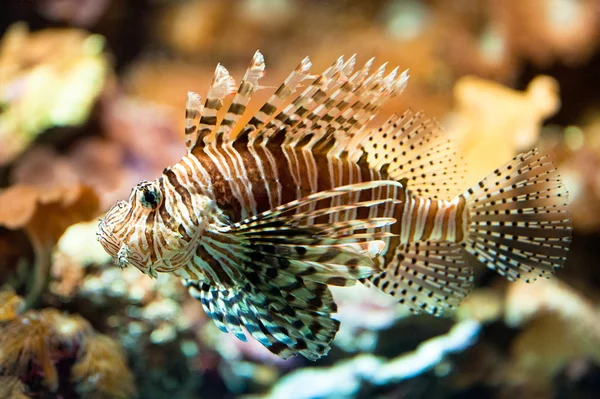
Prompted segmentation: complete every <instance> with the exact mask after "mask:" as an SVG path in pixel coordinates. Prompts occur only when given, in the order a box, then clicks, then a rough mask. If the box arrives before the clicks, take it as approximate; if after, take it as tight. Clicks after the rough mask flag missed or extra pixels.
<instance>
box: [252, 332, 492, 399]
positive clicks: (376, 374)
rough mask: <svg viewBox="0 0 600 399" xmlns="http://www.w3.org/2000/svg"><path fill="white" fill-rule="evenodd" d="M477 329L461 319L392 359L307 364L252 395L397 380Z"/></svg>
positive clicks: (295, 394)
mask: <svg viewBox="0 0 600 399" xmlns="http://www.w3.org/2000/svg"><path fill="white" fill-rule="evenodd" d="M479 329H480V326H479V324H478V323H476V322H473V321H464V322H461V323H459V324H457V325H455V326H454V327H452V329H451V330H450V331H449V332H448V333H447V334H444V335H441V336H437V337H435V338H432V339H430V340H427V341H425V342H423V343H422V344H421V345H419V347H418V348H417V350H415V351H413V352H409V353H406V354H403V355H400V356H398V357H396V358H393V359H384V358H381V357H378V356H374V355H372V354H361V355H358V356H356V357H354V358H352V359H349V360H346V361H342V362H339V363H337V364H335V365H334V366H332V367H323V368H308V367H307V368H304V369H302V370H299V371H296V372H293V373H290V374H288V375H286V376H285V377H283V378H282V379H281V380H280V381H279V382H278V383H277V384H276V385H275V386H274V387H273V389H272V390H271V391H270V392H269V393H267V394H266V395H264V396H253V398H255V399H258V398H263V399H268V398H298V399H300V398H316V397H319V398H334V397H353V394H354V393H355V392H358V391H359V389H360V386H361V383H363V381H364V382H368V383H370V384H372V385H375V386H377V385H385V384H389V383H392V382H395V383H397V382H399V381H402V380H404V379H406V378H410V377H414V376H415V375H418V374H420V373H423V372H424V371H426V370H429V369H431V368H432V367H433V366H435V365H436V364H438V363H439V362H440V361H441V359H442V358H443V356H445V355H446V354H448V353H452V352H455V351H460V350H463V349H464V348H466V347H469V346H470V345H472V343H473V340H474V339H475V337H476V336H477V334H478V333H479Z"/></svg>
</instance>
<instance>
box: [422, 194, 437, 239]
mask: <svg viewBox="0 0 600 399" xmlns="http://www.w3.org/2000/svg"><path fill="white" fill-rule="evenodd" d="M427 201H429V205H430V206H429V210H428V211H427V215H426V219H425V229H424V230H423V235H422V236H421V238H420V239H421V240H427V239H429V236H431V232H432V231H433V228H434V227H435V216H436V214H437V210H438V202H437V201H435V200H427Z"/></svg>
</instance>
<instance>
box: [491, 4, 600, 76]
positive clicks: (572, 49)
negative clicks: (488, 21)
mask: <svg viewBox="0 0 600 399" xmlns="http://www.w3.org/2000/svg"><path fill="white" fill-rule="evenodd" d="M492 3H493V4H494V3H495V4H494V6H495V8H496V9H497V10H498V11H499V12H498V13H497V14H498V15H499V16H500V17H501V18H499V19H500V22H501V23H502V24H503V25H504V27H505V31H506V33H507V35H508V40H509V41H510V42H511V45H512V47H514V48H515V50H516V51H518V52H519V53H520V54H522V55H523V56H524V57H527V58H530V59H532V60H533V61H535V62H536V63H538V64H541V65H547V64H549V63H550V62H552V61H554V60H556V59H559V60H561V61H563V62H565V63H567V64H571V65H573V64H577V63H581V62H582V61H584V60H586V59H587V58H589V57H590V55H591V53H592V52H593V50H594V49H595V48H597V46H598V35H599V34H600V9H599V8H598V3H597V2H596V1H595V0H550V1H543V0H508V1H502V2H500V1H496V2H492Z"/></svg>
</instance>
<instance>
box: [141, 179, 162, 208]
mask: <svg viewBox="0 0 600 399" xmlns="http://www.w3.org/2000/svg"><path fill="white" fill-rule="evenodd" d="M138 199H139V201H140V203H141V204H142V206H144V207H145V208H149V209H155V208H156V207H158V205H160V201H161V199H162V195H161V193H160V190H158V189H157V188H156V187H154V186H152V185H148V186H144V187H141V188H140V191H139V194H138Z"/></svg>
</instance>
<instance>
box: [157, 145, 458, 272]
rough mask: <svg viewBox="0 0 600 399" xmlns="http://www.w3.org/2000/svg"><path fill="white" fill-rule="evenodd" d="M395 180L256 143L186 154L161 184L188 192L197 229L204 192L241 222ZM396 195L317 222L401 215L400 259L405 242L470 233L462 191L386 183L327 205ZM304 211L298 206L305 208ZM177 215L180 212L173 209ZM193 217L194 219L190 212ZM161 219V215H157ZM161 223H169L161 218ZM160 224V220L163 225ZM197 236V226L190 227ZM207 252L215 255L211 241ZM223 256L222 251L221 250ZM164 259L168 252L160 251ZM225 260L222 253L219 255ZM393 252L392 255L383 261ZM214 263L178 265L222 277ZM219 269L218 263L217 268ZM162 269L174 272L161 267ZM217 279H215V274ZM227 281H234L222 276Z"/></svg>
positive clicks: (190, 219) (189, 220) (393, 242)
mask: <svg viewBox="0 0 600 399" xmlns="http://www.w3.org/2000/svg"><path fill="white" fill-rule="evenodd" d="M386 179H389V177H388V176H386V174H385V173H384V172H380V171H377V170H373V169H371V168H369V166H368V165H367V164H366V163H362V162H360V163H350V162H348V161H347V160H344V159H340V158H333V157H327V156H323V155H319V154H317V155H315V154H313V153H311V152H309V151H302V150H298V149H294V148H285V147H275V148H269V147H266V146H256V147H255V148H254V150H253V151H249V150H247V149H246V148H243V149H242V150H241V151H239V150H238V149H236V148H234V147H229V148H227V149H224V148H217V149H215V148H209V149H208V150H207V151H206V152H204V150H196V151H194V153H193V154H188V155H186V156H185V157H184V158H183V159H182V160H181V161H180V162H179V163H178V164H176V165H174V166H173V167H172V168H169V169H168V170H166V173H164V174H163V176H162V177H161V179H159V181H160V182H161V186H162V190H164V191H165V192H166V193H167V194H166V195H167V196H169V195H171V196H172V197H173V198H177V197H180V198H181V199H182V201H181V202H182V203H183V204H188V206H187V213H186V212H181V215H180V217H181V218H182V220H184V221H185V222H186V223H184V225H187V226H196V225H197V224H198V223H197V221H195V220H194V215H196V214H197V212H198V211H197V210H196V209H194V207H193V205H194V201H193V200H192V199H190V200H185V198H192V197H193V196H194V195H196V194H200V195H201V196H205V197H208V198H210V199H212V200H214V201H215V203H216V206H217V207H218V208H219V209H220V210H221V211H222V212H223V213H224V214H225V215H226V216H227V217H228V218H229V219H230V220H232V221H239V220H241V219H245V218H247V217H249V216H253V215H256V214H258V213H261V212H264V211H266V210H268V209H272V208H275V207H277V206H279V205H282V204H284V203H287V202H290V201H293V200H296V199H299V198H302V197H305V196H307V195H310V194H314V193H317V192H319V191H324V190H328V189H331V188H335V187H339V186H343V185H348V184H354V183H360V182H365V181H373V180H386ZM388 198H392V199H395V200H398V201H397V202H395V203H385V204H382V205H379V206H373V207H371V208H370V209H368V210H367V209H361V210H359V211H356V210H354V211H348V212H346V213H336V214H333V215H329V216H327V217H325V216H324V217H321V218H320V219H319V218H317V219H315V220H314V223H334V222H339V221H341V220H353V219H370V218H375V217H390V218H395V219H397V220H398V222H397V223H395V224H393V225H391V226H390V227H389V229H388V230H389V231H390V232H391V233H393V234H394V235H397V237H393V238H391V239H386V243H388V246H387V248H386V250H384V251H383V252H382V254H381V257H382V258H381V259H380V260H379V261H380V262H385V263H387V262H393V260H394V252H395V249H396V247H397V246H398V245H400V244H407V243H410V242H414V241H423V240H444V241H452V242H460V241H461V240H462V238H463V237H464V236H465V234H464V231H465V229H466V227H467V213H466V212H465V201H464V198H463V197H462V196H457V197H456V198H455V199H453V200H451V201H448V200H441V199H437V200H436V199H431V198H423V197H419V196H418V195H415V194H414V193H412V192H411V191H410V190H409V189H404V188H402V187H389V188H383V189H382V188H379V189H372V190H366V191H363V192H362V193H361V194H360V196H358V197H353V196H345V197H341V198H332V199H329V200H326V201H322V202H321V203H319V204H318V205H319V206H318V207H319V208H329V207H331V206H342V205H346V204H350V203H354V202H357V201H372V200H380V199H388ZM301 210H302V209H298V211H299V212H300V211H301ZM169 215H171V217H173V214H172V213H169ZM188 215H189V216H188ZM156 217H157V218H158V217H159V215H156ZM156 222H161V221H160V220H157V221H156ZM156 222H155V223H156ZM186 234H187V235H188V236H193V235H194V234H195V232H194V231H193V227H191V229H190V230H189V231H187V232H186ZM204 251H205V254H206V255H208V256H210V254H211V253H213V251H214V249H213V246H211V245H209V244H207V245H205V248H204ZM216 253H217V254H218V253H220V251H218V250H217V251H216ZM159 257H160V255H159ZM217 257H218V255H217ZM383 257H385V259H383ZM211 263H212V264H213V265H215V264H216V263H218V262H217V260H216V259H211V261H210V262H208V261H207V259H206V258H204V259H197V261H196V262H193V263H190V264H188V265H186V266H184V267H183V268H182V269H177V271H176V274H178V275H180V276H181V277H184V278H192V279H199V278H200V276H201V275H202V274H206V275H207V276H211V275H214V273H213V272H211V271H208V270H206V269H207V268H210V264H211ZM217 267H218V266H217ZM157 271H167V270H164V269H157ZM208 278H209V280H211V281H212V278H210V277H208ZM217 282H219V283H226V281H217Z"/></svg>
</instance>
